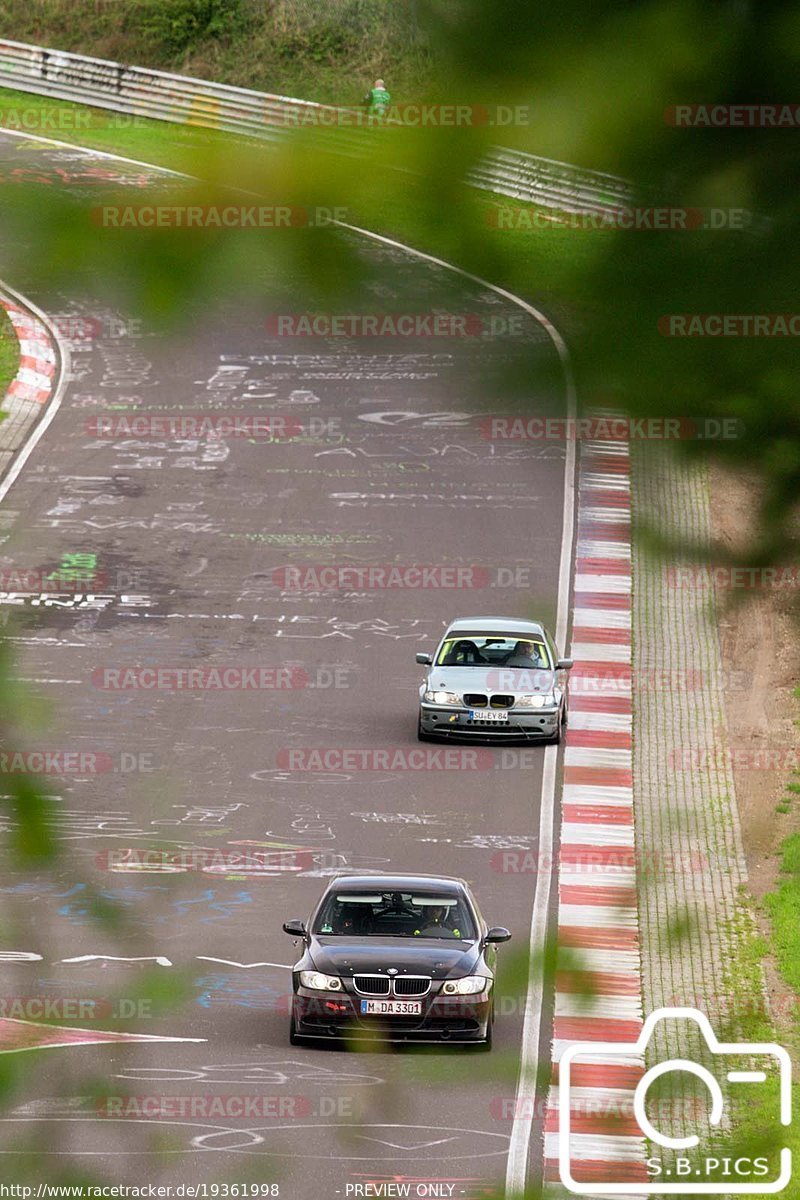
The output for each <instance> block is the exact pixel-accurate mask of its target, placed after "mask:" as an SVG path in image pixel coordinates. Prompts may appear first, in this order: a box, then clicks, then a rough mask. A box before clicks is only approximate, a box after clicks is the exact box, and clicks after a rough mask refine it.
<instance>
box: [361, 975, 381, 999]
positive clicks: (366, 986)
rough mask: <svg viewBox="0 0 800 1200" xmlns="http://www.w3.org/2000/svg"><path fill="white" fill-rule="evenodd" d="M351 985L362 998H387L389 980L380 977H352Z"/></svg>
mask: <svg viewBox="0 0 800 1200" xmlns="http://www.w3.org/2000/svg"><path fill="white" fill-rule="evenodd" d="M353 983H354V984H355V988H356V991H357V992H361V994H362V995H363V996H388V995H389V980H388V979H387V978H386V977H385V976H382V975H354V976H353Z"/></svg>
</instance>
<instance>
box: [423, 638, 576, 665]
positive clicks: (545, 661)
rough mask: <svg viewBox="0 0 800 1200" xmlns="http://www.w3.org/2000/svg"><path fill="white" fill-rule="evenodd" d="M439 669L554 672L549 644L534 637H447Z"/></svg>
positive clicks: (437, 658)
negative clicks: (507, 668) (494, 668)
mask: <svg viewBox="0 0 800 1200" xmlns="http://www.w3.org/2000/svg"><path fill="white" fill-rule="evenodd" d="M436 666H437V667H509V668H511V669H512V670H513V669H514V668H515V667H518V668H520V669H522V670H525V669H528V670H530V669H531V668H532V667H533V668H542V669H544V670H548V671H550V670H552V669H553V662H552V659H551V657H550V651H549V649H548V647H547V643H546V642H545V641H543V639H542V638H541V637H538V636H536V635H534V634H531V635H530V636H526V635H523V636H522V637H520V636H518V635H517V634H503V633H500V634H497V633H492V634H486V635H481V636H477V637H476V636H475V635H474V634H467V635H464V634H460V635H454V636H453V637H449V638H445V640H444V642H443V643H442V647H441V649H440V650H439V653H438V655H437V656H436Z"/></svg>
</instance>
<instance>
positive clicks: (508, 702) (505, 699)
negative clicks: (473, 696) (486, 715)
mask: <svg viewBox="0 0 800 1200" xmlns="http://www.w3.org/2000/svg"><path fill="white" fill-rule="evenodd" d="M513 705H514V697H513V696H503V695H502V694H501V695H495V696H492V699H491V706H492V708H512V707H513Z"/></svg>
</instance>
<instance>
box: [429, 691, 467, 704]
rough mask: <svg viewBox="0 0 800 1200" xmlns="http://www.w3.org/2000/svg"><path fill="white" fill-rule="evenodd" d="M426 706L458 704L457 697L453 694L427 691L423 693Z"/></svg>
mask: <svg viewBox="0 0 800 1200" xmlns="http://www.w3.org/2000/svg"><path fill="white" fill-rule="evenodd" d="M424 699H425V702H426V704H460V703H461V701H460V700H459V698H458V696H457V695H456V694H455V692H441V691H438V690H434V691H427V692H426V693H425V697H424Z"/></svg>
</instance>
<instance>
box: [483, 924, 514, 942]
mask: <svg viewBox="0 0 800 1200" xmlns="http://www.w3.org/2000/svg"><path fill="white" fill-rule="evenodd" d="M510 937H511V934H510V933H509V931H508V930H507V929H505V928H504V927H503V926H502V925H493V926H492V928H491V929H490V930H489V931H488V933H487V934H486V937H485V939H484V940H485V941H487V942H507V941H508V940H509V938H510Z"/></svg>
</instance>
